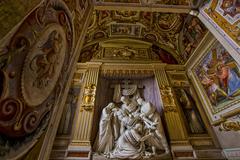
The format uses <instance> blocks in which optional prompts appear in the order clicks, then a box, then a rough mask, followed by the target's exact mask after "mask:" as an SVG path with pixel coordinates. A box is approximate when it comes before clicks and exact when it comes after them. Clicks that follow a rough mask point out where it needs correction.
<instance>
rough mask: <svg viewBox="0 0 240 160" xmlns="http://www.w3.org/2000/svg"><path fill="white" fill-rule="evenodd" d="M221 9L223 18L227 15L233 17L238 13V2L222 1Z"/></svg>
mask: <svg viewBox="0 0 240 160" xmlns="http://www.w3.org/2000/svg"><path fill="white" fill-rule="evenodd" d="M221 8H222V9H223V10H224V16H225V15H227V14H228V15H230V16H231V17H234V16H235V15H237V14H238V13H240V0H223V1H222V5H221Z"/></svg>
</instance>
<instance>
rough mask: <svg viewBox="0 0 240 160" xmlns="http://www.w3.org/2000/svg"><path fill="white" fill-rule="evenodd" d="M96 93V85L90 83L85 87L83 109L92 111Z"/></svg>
mask: <svg viewBox="0 0 240 160" xmlns="http://www.w3.org/2000/svg"><path fill="white" fill-rule="evenodd" d="M95 95H96V85H95V84H88V85H87V86H85V88H84V93H83V99H82V105H81V111H83V110H85V111H92V109H93V106H94V102H95Z"/></svg>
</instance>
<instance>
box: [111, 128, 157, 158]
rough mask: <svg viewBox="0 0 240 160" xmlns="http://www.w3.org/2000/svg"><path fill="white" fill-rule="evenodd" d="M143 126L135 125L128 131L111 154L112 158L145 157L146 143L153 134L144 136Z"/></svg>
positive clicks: (120, 138)
mask: <svg viewBox="0 0 240 160" xmlns="http://www.w3.org/2000/svg"><path fill="white" fill-rule="evenodd" d="M142 130H143V125H142V124H141V123H137V124H135V126H134V127H132V128H131V129H128V130H126V131H125V132H124V133H123V134H122V135H121V136H120V137H119V139H118V141H117V143H116V147H115V148H114V150H113V152H112V153H111V154H110V158H120V159H136V158H140V157H141V156H143V155H144V151H145V149H144V147H145V146H144V141H145V140H146V139H148V138H149V137H151V136H152V135H153V134H152V133H149V134H148V135H145V136H143V132H142Z"/></svg>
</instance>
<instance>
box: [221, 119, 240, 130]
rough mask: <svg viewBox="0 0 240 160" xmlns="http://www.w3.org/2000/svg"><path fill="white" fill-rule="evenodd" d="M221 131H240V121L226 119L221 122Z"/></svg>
mask: <svg viewBox="0 0 240 160" xmlns="http://www.w3.org/2000/svg"><path fill="white" fill-rule="evenodd" d="M219 130H220V131H240V121H226V122H223V123H221V125H220V127H219Z"/></svg>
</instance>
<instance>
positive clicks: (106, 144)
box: [95, 103, 116, 154]
mask: <svg viewBox="0 0 240 160" xmlns="http://www.w3.org/2000/svg"><path fill="white" fill-rule="evenodd" d="M114 108H116V106H115V104H114V103H109V104H108V105H107V106H106V107H105V108H104V109H103V110H102V115H101V119H100V123H99V131H98V132H99V133H98V137H97V140H96V143H95V148H96V150H97V151H98V152H100V153H104V154H108V153H109V152H110V151H111V150H112V149H113V146H114V128H115V127H114V124H113V123H112V120H113V118H114V117H113V115H114V114H113V112H114Z"/></svg>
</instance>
